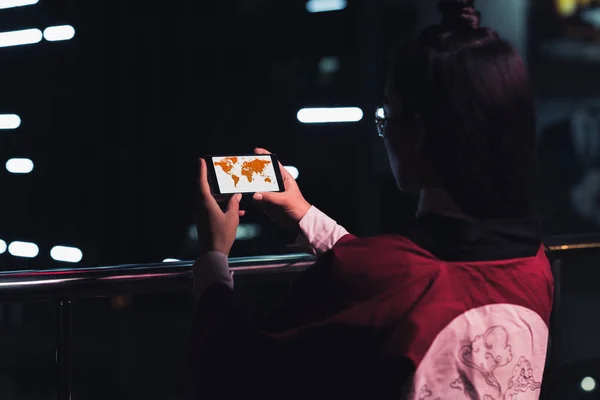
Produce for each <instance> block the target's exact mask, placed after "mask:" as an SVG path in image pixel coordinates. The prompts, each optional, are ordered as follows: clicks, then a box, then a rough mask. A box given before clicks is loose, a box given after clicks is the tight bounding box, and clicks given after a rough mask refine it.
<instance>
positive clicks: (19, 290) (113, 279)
mask: <svg viewBox="0 0 600 400" xmlns="http://www.w3.org/2000/svg"><path fill="white" fill-rule="evenodd" d="M546 244H547V246H548V248H549V249H550V250H551V251H552V252H553V253H555V254H556V255H557V258H560V257H561V254H564V253H566V252H569V251H571V250H586V249H590V250H594V249H600V236H598V235H590V236H577V237H553V238H549V239H548V240H546ZM314 261H315V257H313V256H311V255H308V254H290V255H278V256H260V257H245V258H232V259H230V261H229V264H230V268H231V269H232V270H233V271H234V273H235V275H236V276H244V275H256V274H261V275H264V274H277V273H279V274H282V273H285V274H287V273H295V272H296V273H297V272H301V271H303V270H305V269H306V268H308V267H309V266H310V265H312V264H313V263H314ZM192 264H193V263H192V262H171V263H162V264H147V265H121V266H115V267H86V268H64V269H51V270H39V271H31V270H27V271H7V272H0V302H2V301H26V300H53V301H55V303H56V307H57V308H58V315H59V320H58V326H57V345H56V363H57V367H58V376H57V383H58V388H57V390H58V400H67V399H69V400H70V399H71V383H72V382H71V359H70V355H71V318H72V317H71V304H72V301H73V300H76V299H79V298H90V297H97V296H111V295H123V294H127V295H130V294H142V293H162V292H170V291H180V290H191V287H192V284H191V281H192V271H191V267H192Z"/></svg>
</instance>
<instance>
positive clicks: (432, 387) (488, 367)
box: [404, 304, 548, 400]
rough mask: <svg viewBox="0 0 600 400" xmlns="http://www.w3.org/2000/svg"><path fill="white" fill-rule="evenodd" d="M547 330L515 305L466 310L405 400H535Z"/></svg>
mask: <svg viewBox="0 0 600 400" xmlns="http://www.w3.org/2000/svg"><path fill="white" fill-rule="evenodd" d="M547 343H548V327H547V326H546V324H545V323H544V321H543V320H542V318H541V317H540V316H539V315H538V314H536V313H535V312H533V311H531V310H529V309H527V308H524V307H521V306H516V305H511V304H494V305H488V306H484V307H480V308H476V309H472V310H469V311H467V312H466V313H464V314H462V315H460V316H459V317H457V318H456V319H455V320H454V321H452V322H451V323H450V324H449V325H448V326H447V327H446V328H444V329H443V330H442V331H441V332H440V333H439V335H438V336H437V338H436V339H435V340H434V341H433V343H432V345H431V347H430V348H429V350H428V351H427V353H426V355H425V357H424V358H423V360H422V361H421V363H420V364H419V366H418V367H417V370H416V372H415V374H414V376H413V379H412V381H411V383H410V384H408V385H407V386H408V388H407V395H406V396H405V397H404V398H405V399H406V400H449V399H468V400H471V399H481V400H501V399H502V400H517V399H518V400H536V399H538V398H539V396H540V387H541V382H542V375H543V373H544V366H545V362H546V347H547Z"/></svg>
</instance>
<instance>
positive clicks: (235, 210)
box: [227, 194, 242, 215]
mask: <svg viewBox="0 0 600 400" xmlns="http://www.w3.org/2000/svg"><path fill="white" fill-rule="evenodd" d="M241 200H242V195H241V194H236V195H235V196H231V199H229V204H227V214H229V215H239V213H240V201H241Z"/></svg>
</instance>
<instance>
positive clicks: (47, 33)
mask: <svg viewBox="0 0 600 400" xmlns="http://www.w3.org/2000/svg"><path fill="white" fill-rule="evenodd" d="M74 37H75V28H73V27H72V26H71V25H60V26H50V27H48V28H46V29H45V30H44V39H46V40H47V41H49V42H59V41H62V40H71V39H73V38H74Z"/></svg>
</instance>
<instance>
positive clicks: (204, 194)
mask: <svg viewBox="0 0 600 400" xmlns="http://www.w3.org/2000/svg"><path fill="white" fill-rule="evenodd" d="M198 186H199V188H200V197H201V198H202V201H203V203H204V205H205V206H206V208H207V209H209V210H211V211H216V210H219V211H220V208H219V204H218V203H217V201H216V200H215V198H214V197H213V195H212V193H211V192H210V185H209V184H208V171H207V167H206V161H205V160H204V159H203V158H201V159H200V178H199V182H198Z"/></svg>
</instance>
